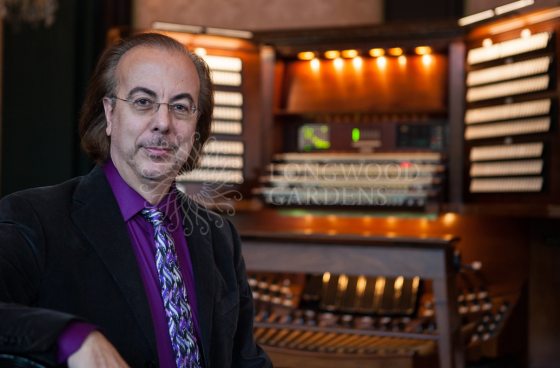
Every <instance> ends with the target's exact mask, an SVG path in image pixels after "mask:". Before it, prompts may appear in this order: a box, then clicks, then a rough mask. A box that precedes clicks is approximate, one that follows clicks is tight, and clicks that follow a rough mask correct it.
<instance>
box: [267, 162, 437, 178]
mask: <svg viewBox="0 0 560 368" xmlns="http://www.w3.org/2000/svg"><path fill="white" fill-rule="evenodd" d="M267 169H268V170H269V171H273V172H279V173H283V174H284V175H311V176H319V175H325V176H333V175H349V176H366V177H370V178H372V177H377V176H378V175H379V176H381V175H387V176H391V177H395V175H407V174H409V175H435V174H437V173H440V172H442V171H443V170H444V166H443V165H422V164H420V165H418V164H410V165H408V166H406V167H403V166H401V165H400V164H399V163H394V164H378V163H355V164H354V163H350V164H348V163H340V164H318V163H308V162H304V163H286V164H270V165H268V166H267Z"/></svg>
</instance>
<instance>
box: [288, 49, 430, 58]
mask: <svg viewBox="0 0 560 368" xmlns="http://www.w3.org/2000/svg"><path fill="white" fill-rule="evenodd" d="M414 53H415V54H416V55H429V54H431V53H432V48H431V47H430V46H418V47H416V48H414ZM368 54H369V56H371V57H381V56H385V55H386V54H387V55H390V56H404V50H403V49H402V48H400V47H392V48H389V49H387V50H385V49H383V48H380V47H376V48H372V49H370V50H369V51H368ZM322 55H323V56H324V57H325V59H329V60H334V59H338V58H340V57H342V58H343V59H353V58H355V57H358V56H360V52H359V51H358V50H356V49H349V50H342V51H339V50H328V51H325V52H324V53H323V54H322ZM319 56H320V54H319V53H318V52H315V51H302V52H299V53H298V54H297V57H298V59H299V60H313V59H316V58H319Z"/></svg>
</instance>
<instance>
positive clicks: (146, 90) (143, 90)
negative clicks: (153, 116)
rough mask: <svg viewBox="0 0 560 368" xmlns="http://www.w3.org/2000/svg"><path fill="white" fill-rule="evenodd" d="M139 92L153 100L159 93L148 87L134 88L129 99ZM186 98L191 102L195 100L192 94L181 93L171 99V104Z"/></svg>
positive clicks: (129, 94)
mask: <svg viewBox="0 0 560 368" xmlns="http://www.w3.org/2000/svg"><path fill="white" fill-rule="evenodd" d="M139 92H141V93H145V94H147V95H148V96H150V97H152V98H154V99H155V98H156V97H157V93H155V92H154V91H152V90H151V89H149V88H146V87H134V88H133V89H131V90H130V92H128V96H127V98H130V97H132V96H133V95H134V94H136V93H139ZM184 98H186V99H188V100H189V101H191V102H194V98H193V97H192V95H191V94H190V93H180V94H178V95H176V96H173V97H172V98H171V99H170V102H171V101H178V100H182V99H184Z"/></svg>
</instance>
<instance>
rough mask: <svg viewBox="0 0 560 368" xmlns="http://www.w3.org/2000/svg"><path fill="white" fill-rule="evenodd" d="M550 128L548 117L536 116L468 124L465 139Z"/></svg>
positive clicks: (506, 135)
mask: <svg viewBox="0 0 560 368" xmlns="http://www.w3.org/2000/svg"><path fill="white" fill-rule="evenodd" d="M549 130H550V118H549V117H544V118H537V119H525V120H516V121H508V122H502V123H495V124H485V125H474V126H468V127H467V129H465V139H466V140H473V139H481V138H492V137H508V136H511V135H521V134H533V133H542V132H547V131H549Z"/></svg>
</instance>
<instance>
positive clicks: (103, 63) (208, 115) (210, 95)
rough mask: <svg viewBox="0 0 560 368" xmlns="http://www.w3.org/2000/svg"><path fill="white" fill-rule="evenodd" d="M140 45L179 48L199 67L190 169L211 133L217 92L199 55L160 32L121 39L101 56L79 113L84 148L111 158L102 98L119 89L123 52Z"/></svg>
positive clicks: (100, 158)
mask: <svg viewBox="0 0 560 368" xmlns="http://www.w3.org/2000/svg"><path fill="white" fill-rule="evenodd" d="M137 46H147V47H155V48H160V49H164V50H168V51H177V52H180V53H182V54H184V55H186V56H187V57H189V58H190V59H191V60H192V62H193V63H194V65H195V67H196V71H197V73H198V78H199V80H200V92H199V96H198V112H197V124H196V130H195V137H194V138H195V139H194V142H193V147H192V149H191V152H190V154H189V158H188V160H187V162H186V163H185V165H183V168H182V170H184V171H185V172H187V171H190V170H192V169H194V168H195V167H196V165H197V164H198V161H199V159H200V154H201V152H202V147H203V145H204V143H205V142H206V140H207V139H208V136H209V135H210V124H211V123H212V112H213V109H214V91H213V85H212V81H211V79H210V71H209V69H208V65H207V64H206V62H204V60H202V58H200V57H199V56H198V55H196V54H194V53H192V52H190V51H188V50H187V49H186V48H185V47H184V46H183V45H182V44H181V43H179V42H178V41H176V40H174V39H172V38H171V37H168V36H165V35H162V34H159V33H142V34H138V35H135V36H132V37H130V38H127V39H123V40H120V41H119V42H117V43H116V44H114V45H112V46H110V47H109V48H108V49H106V50H105V51H104V52H103V54H102V55H101V58H100V59H99V61H98V63H97V66H96V68H95V71H94V73H93V76H92V78H91V81H90V84H89V88H88V90H87V92H86V97H85V100H84V104H83V107H82V111H81V114H80V125H79V132H80V140H81V144H82V148H83V149H84V151H85V152H86V153H87V154H88V156H89V157H90V158H91V159H93V160H94V161H95V162H97V163H98V164H101V163H104V162H105V161H106V160H107V159H108V158H109V147H110V144H111V141H110V137H109V136H107V133H106V132H105V130H106V127H107V120H106V119H105V111H104V109H103V98H104V97H109V96H113V95H115V93H116V90H117V79H116V75H115V74H116V69H117V65H118V63H119V61H120V60H121V58H122V57H123V55H124V54H125V53H126V52H127V51H129V50H131V49H132V48H134V47H137Z"/></svg>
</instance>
